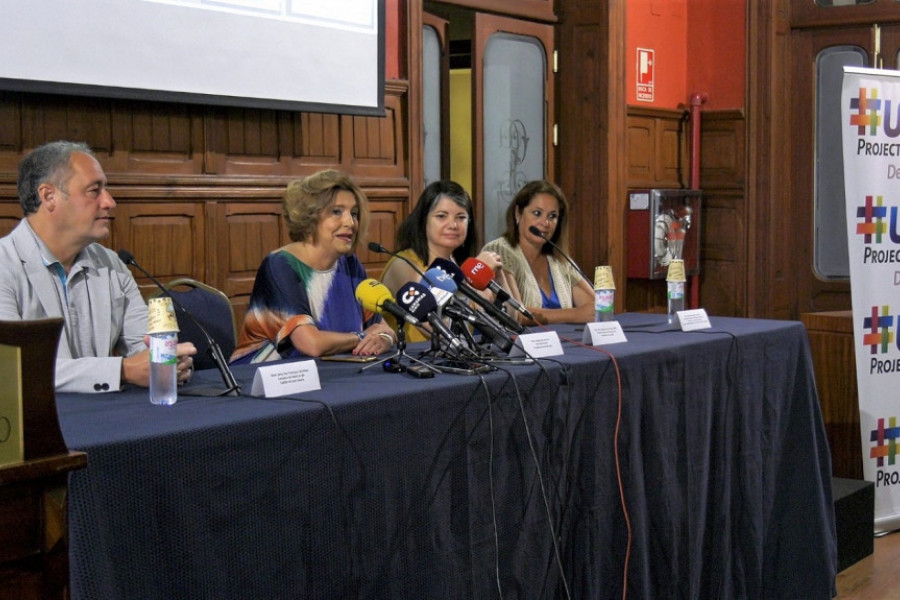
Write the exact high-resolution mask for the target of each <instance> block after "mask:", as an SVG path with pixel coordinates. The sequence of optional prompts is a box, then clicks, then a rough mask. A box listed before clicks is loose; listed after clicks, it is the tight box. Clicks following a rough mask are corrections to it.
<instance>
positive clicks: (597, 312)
mask: <svg viewBox="0 0 900 600" xmlns="http://www.w3.org/2000/svg"><path fill="white" fill-rule="evenodd" d="M615 294H616V291H615V290H594V321H595V322H597V323H602V322H604V321H612V320H613V318H614V315H613V306H614V304H615Z"/></svg>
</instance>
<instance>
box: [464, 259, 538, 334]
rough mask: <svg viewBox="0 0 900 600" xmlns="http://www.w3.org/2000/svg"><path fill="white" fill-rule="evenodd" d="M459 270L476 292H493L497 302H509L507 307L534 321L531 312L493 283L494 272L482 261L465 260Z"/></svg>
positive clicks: (497, 284)
mask: <svg viewBox="0 0 900 600" xmlns="http://www.w3.org/2000/svg"><path fill="white" fill-rule="evenodd" d="M460 270H461V271H462V272H463V275H464V276H465V278H466V281H468V282H469V285H471V286H472V287H473V288H475V289H476V290H484V289H489V290H491V291H492V292H494V295H496V296H497V300H498V301H499V302H501V303H503V302H509V305H510V306H512V307H513V308H514V309H516V310H517V311H519V312H520V313H522V314H523V315H524V316H525V318H526V319H530V320H532V321H534V315H532V314H531V311H529V310H528V309H527V308H525V307H524V306H522V304H521V303H520V302H519V301H518V300H516V299H515V298H513V297H512V296H510V294H509V292H507V291H506V290H504V289H503V288H502V287H501V286H500V284H499V283H497V282H496V281H494V270H493V269H492V268H490V267H489V266H488V265H487V264H486V263H485V262H484V261H481V260H479V259H477V258H474V257H472V258H467V259H466V260H464V261H463V264H462V265H460Z"/></svg>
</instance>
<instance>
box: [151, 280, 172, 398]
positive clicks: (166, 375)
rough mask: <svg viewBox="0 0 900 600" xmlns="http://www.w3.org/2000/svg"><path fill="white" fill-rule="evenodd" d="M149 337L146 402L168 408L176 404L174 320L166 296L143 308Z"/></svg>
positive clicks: (168, 299) (155, 299) (170, 302)
mask: <svg viewBox="0 0 900 600" xmlns="http://www.w3.org/2000/svg"><path fill="white" fill-rule="evenodd" d="M147 308H148V310H149V313H150V314H149V319H148V322H147V334H148V335H149V336H150V402H151V403H152V404H160V405H166V406H167V405H172V404H175V402H176V401H177V400H178V381H177V379H178V373H177V365H178V356H177V354H176V348H177V347H178V320H177V319H176V318H175V307H174V306H173V304H172V299H171V298H169V297H168V296H163V297H161V298H151V299H150V302H149V303H148V306H147Z"/></svg>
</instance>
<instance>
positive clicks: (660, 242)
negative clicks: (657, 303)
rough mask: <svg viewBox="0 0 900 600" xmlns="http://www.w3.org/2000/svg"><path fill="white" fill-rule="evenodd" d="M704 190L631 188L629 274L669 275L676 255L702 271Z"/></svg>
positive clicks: (690, 268) (692, 270)
mask: <svg viewBox="0 0 900 600" xmlns="http://www.w3.org/2000/svg"><path fill="white" fill-rule="evenodd" d="M701 195H702V194H701V192H700V190H679V189H642V190H629V191H628V277H631V278H636V279H665V278H666V273H667V272H668V268H669V262H670V261H671V260H672V259H679V258H680V259H682V260H684V268H685V272H686V274H687V275H696V274H697V273H699V272H700V199H701Z"/></svg>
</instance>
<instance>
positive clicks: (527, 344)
mask: <svg viewBox="0 0 900 600" xmlns="http://www.w3.org/2000/svg"><path fill="white" fill-rule="evenodd" d="M561 354H563V349H562V344H561V343H560V341H559V335H558V334H557V333H556V332H555V331H541V332H539V333H523V334H522V335H520V336H519V337H517V338H516V343H515V345H514V346H513V347H512V348H511V349H510V351H509V356H510V358H513V357H516V356H528V357H529V358H546V357H548V356H560V355H561Z"/></svg>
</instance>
